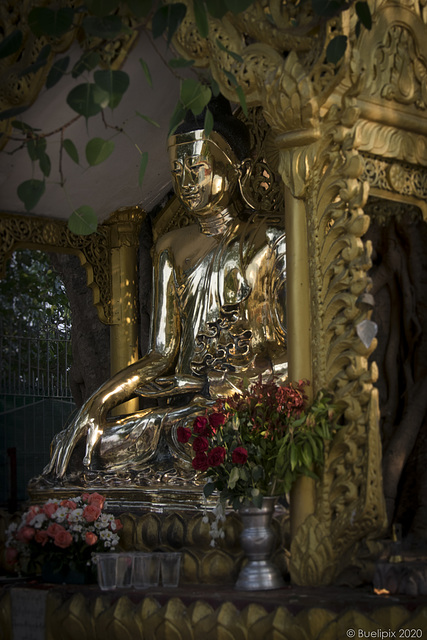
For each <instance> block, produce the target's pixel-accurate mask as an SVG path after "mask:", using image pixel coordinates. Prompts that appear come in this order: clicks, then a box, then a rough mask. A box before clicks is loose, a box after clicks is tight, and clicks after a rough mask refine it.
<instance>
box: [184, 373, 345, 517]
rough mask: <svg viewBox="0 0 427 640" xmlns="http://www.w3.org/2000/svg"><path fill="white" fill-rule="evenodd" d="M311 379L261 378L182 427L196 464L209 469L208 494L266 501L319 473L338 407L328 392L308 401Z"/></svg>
mask: <svg viewBox="0 0 427 640" xmlns="http://www.w3.org/2000/svg"><path fill="white" fill-rule="evenodd" d="M308 384H309V383H308V382H307V381H304V380H300V381H299V382H297V383H296V382H288V383H287V384H285V385H277V384H276V383H275V382H267V383H262V382H261V381H258V382H256V383H255V384H253V385H252V386H251V387H250V388H249V389H247V390H243V391H242V392H241V393H239V394H238V393H236V394H235V395H233V396H231V397H229V398H220V399H218V400H217V401H216V403H215V404H214V405H213V406H212V409H211V410H210V411H209V412H207V413H206V415H204V416H198V417H197V418H196V420H195V421H194V423H193V426H192V428H191V429H190V428H188V427H182V426H181V427H178V429H177V438H178V441H179V442H181V443H183V444H185V443H188V444H189V445H191V446H192V449H193V452H194V457H193V460H192V465H193V468H194V469H196V470H197V471H200V472H204V473H206V475H207V478H208V481H207V483H206V484H205V486H204V494H205V496H206V497H209V496H210V495H211V494H212V493H213V492H214V491H215V490H217V491H219V497H220V501H221V502H222V503H223V504H225V503H226V502H228V503H229V504H230V505H231V506H233V507H234V508H238V507H239V506H241V505H243V504H248V503H250V502H252V503H253V504H255V506H260V505H261V503H262V498H263V496H266V495H282V494H284V493H287V492H288V491H289V490H290V488H291V486H292V484H293V483H294V481H295V479H296V478H297V477H298V476H299V475H311V476H314V472H313V467H315V466H316V465H319V464H322V462H323V446H324V441H325V440H327V439H330V438H331V437H332V435H333V433H334V431H335V429H336V425H335V418H336V407H335V406H334V405H333V404H332V401H331V398H330V396H328V395H327V394H325V393H319V395H318V396H317V398H316V400H315V402H313V403H312V404H311V405H310V406H308V398H307V396H306V394H305V388H306V387H307V385H308ZM315 477H316V476H315Z"/></svg>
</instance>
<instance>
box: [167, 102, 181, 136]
mask: <svg viewBox="0 0 427 640" xmlns="http://www.w3.org/2000/svg"><path fill="white" fill-rule="evenodd" d="M184 117H185V109H184V107H183V106H182V104H181V102H178V104H177V105H176V107H175V109H174V112H173V114H172V116H171V119H170V120H169V132H168V136H171V135H173V133H174V132H175V129H176V128H177V126H178V125H179V124H181V122H182V121H183V120H184Z"/></svg>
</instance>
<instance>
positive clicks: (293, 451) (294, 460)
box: [289, 444, 298, 471]
mask: <svg viewBox="0 0 427 640" xmlns="http://www.w3.org/2000/svg"><path fill="white" fill-rule="evenodd" d="M289 459H290V462H291V470H292V471H293V470H294V469H295V467H296V466H297V463H298V454H297V449H296V447H295V445H294V444H291V447H290V455H289Z"/></svg>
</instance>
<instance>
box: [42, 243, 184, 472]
mask: <svg viewBox="0 0 427 640" xmlns="http://www.w3.org/2000/svg"><path fill="white" fill-rule="evenodd" d="M179 346H180V319H179V311H178V307H177V304H176V297H175V286H174V273H173V266H172V261H171V259H170V256H169V253H168V252H167V251H163V252H162V253H161V254H160V255H159V254H155V256H154V270H153V315H152V325H151V338H150V349H149V351H148V353H147V355H146V356H144V357H143V358H141V359H140V360H138V361H137V362H135V363H133V364H131V365H129V366H128V367H126V368H125V369H123V370H122V371H119V372H118V373H116V374H115V375H114V376H113V377H112V378H110V379H109V380H107V382H105V383H104V384H103V385H102V386H101V387H100V388H99V389H98V390H97V391H96V392H95V393H94V394H93V395H92V396H91V397H90V398H89V400H88V401H87V402H86V403H85V404H84V405H83V407H82V408H81V409H80V411H79V413H78V414H77V417H76V419H75V420H74V422H73V423H72V424H71V425H70V427H69V428H68V429H67V430H66V431H65V432H64V434H63V437H62V438H61V440H60V442H59V443H58V445H57V446H56V449H55V451H54V452H53V454H52V460H51V462H50V465H49V469H48V470H49V471H51V470H53V469H56V471H57V474H58V476H59V477H61V476H62V475H63V474H64V473H65V471H66V468H67V466H68V462H69V460H70V457H71V454H72V452H73V450H74V448H75V446H76V444H77V442H78V441H79V440H80V438H81V437H83V436H84V435H86V453H85V457H84V464H85V465H86V466H89V465H90V461H91V456H92V451H93V448H94V446H95V444H96V443H97V441H98V440H99V438H100V436H101V434H102V432H103V431H104V429H106V428H108V426H109V425H113V424H114V421H107V415H108V413H109V412H110V411H111V410H112V409H113V408H114V407H116V406H118V405H120V404H122V403H123V402H125V401H126V400H129V399H130V398H131V397H132V396H134V394H135V390H136V389H137V387H138V386H139V385H141V384H147V383H148V384H149V383H150V382H151V381H153V380H155V379H156V378H157V377H159V376H162V375H165V374H168V373H169V372H170V371H171V370H173V367H174V364H175V362H176V358H177V356H178V353H179Z"/></svg>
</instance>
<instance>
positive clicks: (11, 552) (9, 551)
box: [6, 547, 18, 565]
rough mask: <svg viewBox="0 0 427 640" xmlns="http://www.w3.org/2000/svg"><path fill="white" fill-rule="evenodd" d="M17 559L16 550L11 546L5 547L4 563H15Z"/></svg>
mask: <svg viewBox="0 0 427 640" xmlns="http://www.w3.org/2000/svg"><path fill="white" fill-rule="evenodd" d="M17 560H18V550H17V549H14V548H13V547H7V548H6V563H7V564H11V565H13V564H15V563H16V562H17Z"/></svg>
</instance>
